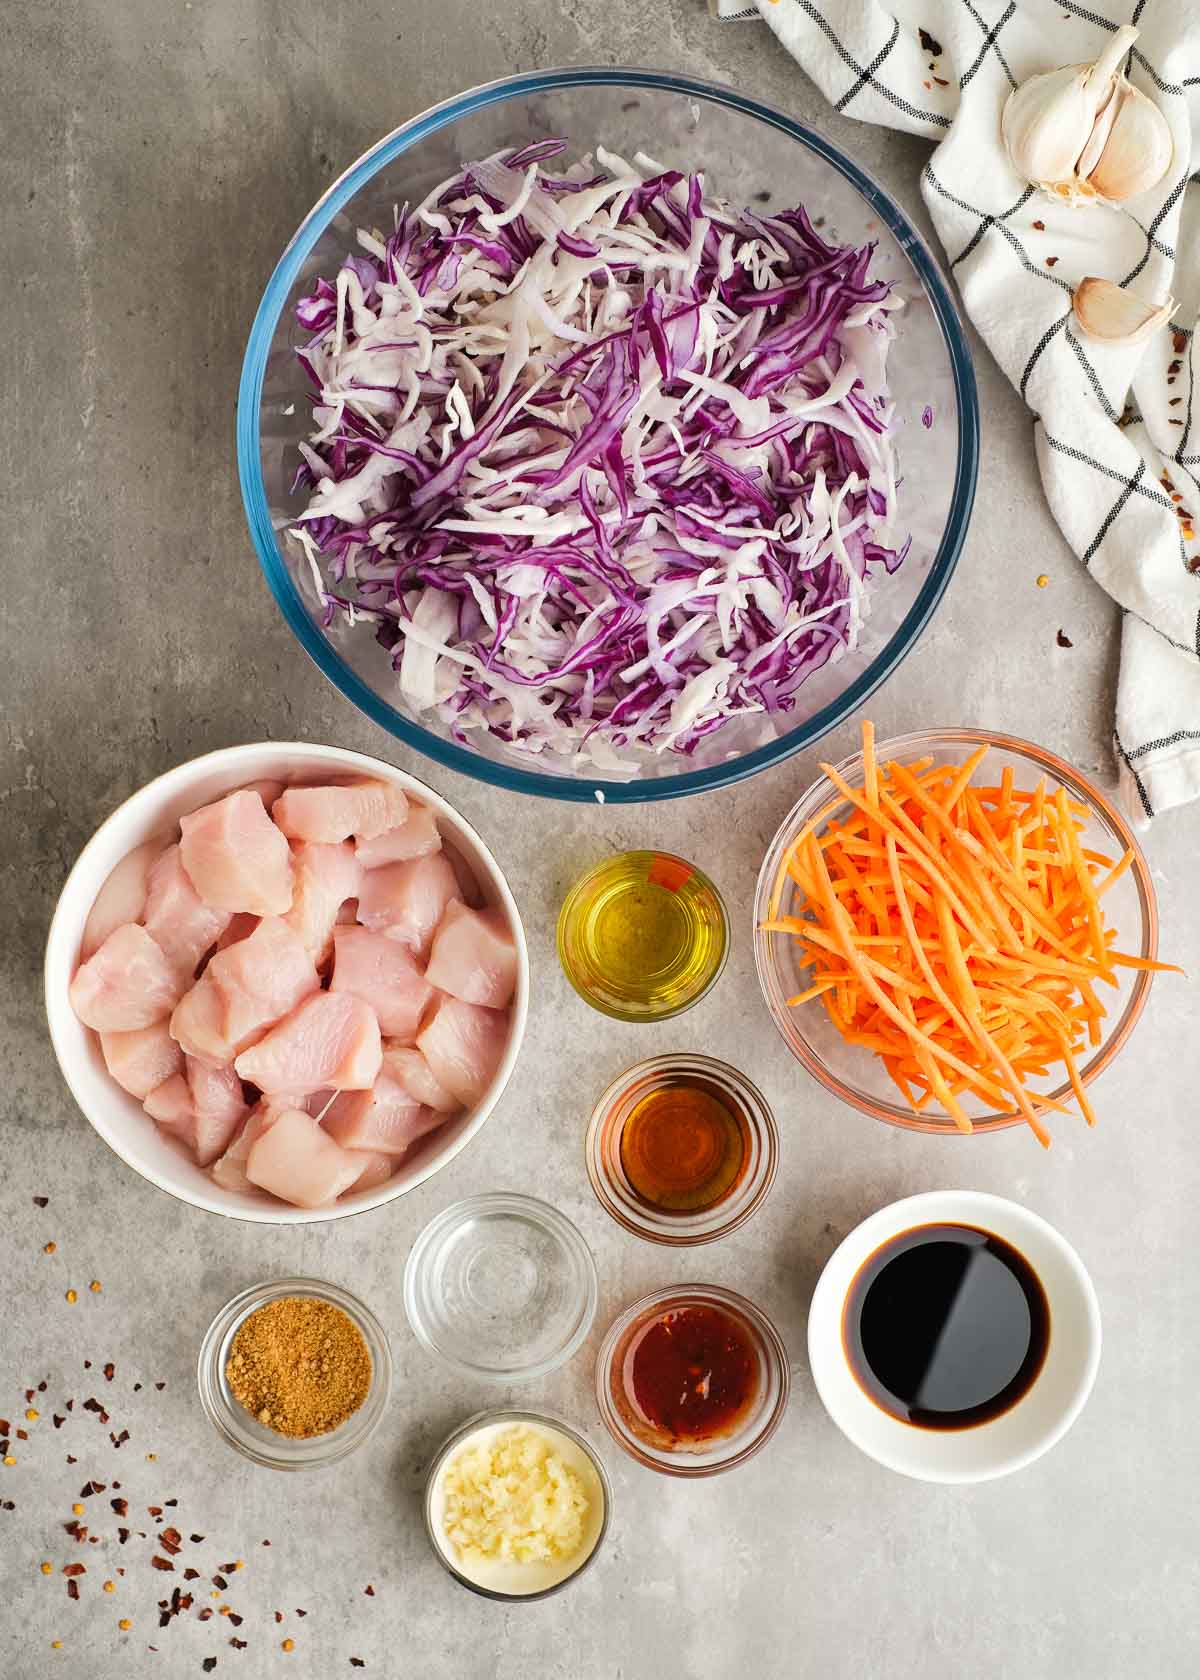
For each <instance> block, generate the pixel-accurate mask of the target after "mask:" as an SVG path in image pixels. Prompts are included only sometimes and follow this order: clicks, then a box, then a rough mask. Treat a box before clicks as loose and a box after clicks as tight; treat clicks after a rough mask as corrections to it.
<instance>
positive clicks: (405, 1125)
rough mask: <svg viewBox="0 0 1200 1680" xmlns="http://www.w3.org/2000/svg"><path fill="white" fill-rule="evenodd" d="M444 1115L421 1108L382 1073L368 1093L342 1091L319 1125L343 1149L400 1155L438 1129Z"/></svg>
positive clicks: (402, 1088) (400, 1087)
mask: <svg viewBox="0 0 1200 1680" xmlns="http://www.w3.org/2000/svg"><path fill="white" fill-rule="evenodd" d="M444 1119H445V1115H444V1114H435V1113H434V1111H433V1110H432V1109H431V1108H422V1107H421V1105H420V1103H419V1102H416V1101H414V1099H413V1098H412V1097H410V1096H409V1094H408V1092H407V1091H406V1090H405V1089H404V1087H403V1086H402V1085H397V1084H396V1083H395V1081H394V1080H392V1079H389V1078H388V1076H387V1074H386V1073H382V1072H381V1073H380V1075H379V1078H378V1079H377V1080H376V1081H375V1083H374V1085H373V1086H372V1087H371V1089H370V1090H369V1091H343V1092H342V1094H341V1095H340V1096H339V1097H336V1098H335V1099H334V1102H333V1106H332V1107H331V1108H330V1110H329V1113H328V1114H327V1115H326V1116H325V1118H324V1120H323V1121H322V1122H321V1124H322V1125H323V1126H324V1128H325V1130H326V1131H327V1132H328V1133H329V1135H330V1137H333V1138H336V1139H337V1141H338V1142H339V1143H340V1144H341V1145H342V1147H343V1148H344V1149H380V1150H382V1151H383V1153H384V1154H385V1155H403V1154H404V1153H405V1151H406V1150H407V1149H408V1147H409V1145H410V1144H412V1143H414V1142H415V1141H416V1139H417V1138H419V1137H422V1136H423V1135H424V1134H425V1133H426V1132H430V1131H432V1130H433V1128H434V1127H435V1126H440V1125H441V1124H442V1121H443V1120H444Z"/></svg>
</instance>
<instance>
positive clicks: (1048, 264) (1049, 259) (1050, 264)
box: [1046, 257, 1058, 268]
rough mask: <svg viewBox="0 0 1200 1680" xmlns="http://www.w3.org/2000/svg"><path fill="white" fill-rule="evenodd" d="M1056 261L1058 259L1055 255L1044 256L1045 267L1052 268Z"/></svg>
mask: <svg viewBox="0 0 1200 1680" xmlns="http://www.w3.org/2000/svg"><path fill="white" fill-rule="evenodd" d="M1057 261H1058V258H1057V257H1047V258H1046V267H1047V268H1053V267H1054V265H1055V263H1056V262H1057Z"/></svg>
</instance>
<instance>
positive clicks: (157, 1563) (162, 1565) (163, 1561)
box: [150, 1557, 175, 1570]
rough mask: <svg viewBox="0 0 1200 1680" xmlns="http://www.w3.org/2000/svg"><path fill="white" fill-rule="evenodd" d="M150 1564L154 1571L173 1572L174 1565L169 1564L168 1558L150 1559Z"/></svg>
mask: <svg viewBox="0 0 1200 1680" xmlns="http://www.w3.org/2000/svg"><path fill="white" fill-rule="evenodd" d="M150 1562H151V1563H152V1564H153V1565H154V1567H155V1569H172V1570H173V1569H174V1568H175V1565H174V1564H173V1563H172V1562H171V1560H170V1558H165V1557H152V1558H151V1559H150Z"/></svg>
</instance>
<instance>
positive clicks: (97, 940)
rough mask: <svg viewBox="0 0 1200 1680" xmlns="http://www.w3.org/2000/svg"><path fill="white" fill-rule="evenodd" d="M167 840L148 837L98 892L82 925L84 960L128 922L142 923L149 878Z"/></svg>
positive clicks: (121, 862) (115, 870)
mask: <svg viewBox="0 0 1200 1680" xmlns="http://www.w3.org/2000/svg"><path fill="white" fill-rule="evenodd" d="M165 846H166V841H165V840H147V841H146V842H145V843H144V845H141V846H136V847H135V848H134V849H133V851H132V852H127V853H126V854H125V856H124V857H123V858H122V859H121V861H120V863H119V864H117V866H116V868H115V869H114V870H113V872H112V874H111V875H110V876H109V877H108V880H107V881H105V883H104V885H103V886H102V887H101V888H100V891H99V892H98V893H97V894H96V902H95V903H94V904H93V905H92V908H91V909H90V910H89V911H88V919H87V921H86V922H85V923H84V924H83V938H82V940H81V941H80V945H79V956H80V959H81V960H82V961H83V962H86V961H87V959H88V958H89V957H90V956H92V955H93V954H94V953H95V952H96V951H98V950H99V949H100V947H101V945H103V943H104V941H105V940H106V939H107V938H108V936H109V934H110V933H115V932H116V931H117V929H118V928H119V927H124V926H125V924H126V922H140V921H141V919H142V913H143V911H144V910H145V908H146V878H147V876H148V875H149V874H150V867H151V865H152V864H153V863H154V860H155V859H156V858H157V857H160V856H161V855H162V852H163V850H164V849H165Z"/></svg>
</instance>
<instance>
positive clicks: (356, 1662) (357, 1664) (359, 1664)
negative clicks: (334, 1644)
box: [350, 1657, 367, 1668]
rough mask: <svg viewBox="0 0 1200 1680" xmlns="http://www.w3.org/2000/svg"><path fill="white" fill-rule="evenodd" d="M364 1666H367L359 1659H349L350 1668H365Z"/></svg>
mask: <svg viewBox="0 0 1200 1680" xmlns="http://www.w3.org/2000/svg"><path fill="white" fill-rule="evenodd" d="M366 1666H367V1665H366V1663H365V1662H364V1661H363V1660H362V1658H361V1657H351V1658H350V1667H351V1668H366Z"/></svg>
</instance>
